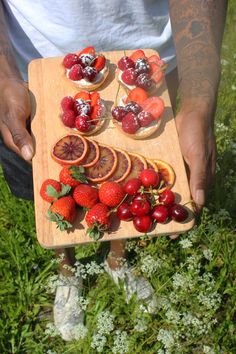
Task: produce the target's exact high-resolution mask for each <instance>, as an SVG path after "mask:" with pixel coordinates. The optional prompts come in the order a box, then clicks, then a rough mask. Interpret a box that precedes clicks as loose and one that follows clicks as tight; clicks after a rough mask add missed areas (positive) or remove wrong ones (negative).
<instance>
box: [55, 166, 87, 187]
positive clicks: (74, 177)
mask: <svg viewBox="0 0 236 354" xmlns="http://www.w3.org/2000/svg"><path fill="white" fill-rule="evenodd" d="M59 179H60V181H61V183H63V184H66V185H69V186H70V187H72V188H74V187H76V186H78V185H79V184H80V183H86V182H87V179H86V177H85V175H84V168H83V167H82V166H79V167H78V166H64V167H63V168H62V170H61V172H60V174H59Z"/></svg>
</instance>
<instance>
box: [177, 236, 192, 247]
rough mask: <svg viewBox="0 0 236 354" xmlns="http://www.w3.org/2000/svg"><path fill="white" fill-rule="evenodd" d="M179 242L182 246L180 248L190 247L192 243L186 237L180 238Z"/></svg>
mask: <svg viewBox="0 0 236 354" xmlns="http://www.w3.org/2000/svg"><path fill="white" fill-rule="evenodd" d="M179 243H180V245H181V246H182V248H191V247H192V245H193V243H192V241H190V240H189V239H187V238H185V239H183V240H180V241H179Z"/></svg>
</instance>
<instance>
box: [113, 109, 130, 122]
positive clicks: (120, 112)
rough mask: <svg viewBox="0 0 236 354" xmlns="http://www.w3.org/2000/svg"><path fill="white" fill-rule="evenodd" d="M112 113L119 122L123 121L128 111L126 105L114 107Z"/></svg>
mask: <svg viewBox="0 0 236 354" xmlns="http://www.w3.org/2000/svg"><path fill="white" fill-rule="evenodd" d="M111 114H112V117H113V118H114V119H116V120H118V122H122V119H123V118H124V116H125V115H126V114H127V112H126V110H125V108H124V107H122V106H117V107H114V108H113V109H112V111H111Z"/></svg>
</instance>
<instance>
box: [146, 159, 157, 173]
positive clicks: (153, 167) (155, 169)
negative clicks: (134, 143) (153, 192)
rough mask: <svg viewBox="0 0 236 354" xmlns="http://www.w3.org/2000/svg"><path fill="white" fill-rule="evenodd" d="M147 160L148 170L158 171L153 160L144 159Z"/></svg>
mask: <svg viewBox="0 0 236 354" xmlns="http://www.w3.org/2000/svg"><path fill="white" fill-rule="evenodd" d="M146 161H147V168H148V169H149V170H154V171H156V172H158V168H157V164H156V163H155V162H154V161H153V160H149V159H146Z"/></svg>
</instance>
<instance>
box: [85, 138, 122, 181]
mask: <svg viewBox="0 0 236 354" xmlns="http://www.w3.org/2000/svg"><path fill="white" fill-rule="evenodd" d="M99 150H100V155H99V159H98V161H97V162H96V163H95V164H94V165H93V166H91V167H89V168H86V169H85V175H86V177H87V178H88V180H90V181H91V182H94V183H100V182H103V181H106V180H107V179H108V178H109V177H110V176H111V175H112V174H113V172H114V171H115V169H116V166H117V154H116V152H115V150H114V149H112V148H111V147H109V146H106V145H103V144H100V145H99Z"/></svg>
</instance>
